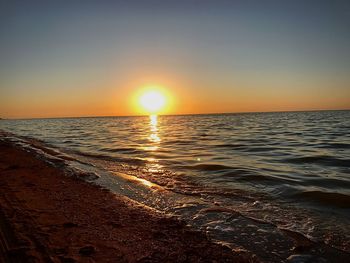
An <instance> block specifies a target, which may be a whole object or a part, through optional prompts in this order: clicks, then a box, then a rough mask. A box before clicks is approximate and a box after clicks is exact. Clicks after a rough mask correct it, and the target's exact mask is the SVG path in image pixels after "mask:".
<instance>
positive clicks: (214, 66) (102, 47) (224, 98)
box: [0, 0, 350, 118]
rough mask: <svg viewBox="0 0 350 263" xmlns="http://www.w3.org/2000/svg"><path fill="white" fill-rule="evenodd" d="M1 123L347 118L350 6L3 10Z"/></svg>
mask: <svg viewBox="0 0 350 263" xmlns="http://www.w3.org/2000/svg"><path fill="white" fill-rule="evenodd" d="M0 61H1V63H0V117H1V118H35V117H68V116H111V115H138V114H142V111H140V109H139V108H137V107H136V106H135V103H134V99H135V94H138V92H139V90H140V89H142V88H144V87H147V86H150V85H151V86H158V87H161V88H162V89H164V90H166V92H167V94H168V95H169V97H170V98H171V107H167V110H166V111H165V112H163V113H164V114H193V113H194V114H196V113H221V112H250V111H289V110H319V109H322V110H323V109H350V1H336V0H330V1H322V0H318V1H307V0H304V1H299V0H294V1H284V0H278V1H277V0H276V1H269V0H266V1H260V0H256V1H250V0H245V1H243V0H242V1H234V0H230V1H221V0H215V1H214V0H213V1H209V0H208V1H207V0H187V1H183V0H178V1H166V0H163V1H160V0H140V1H136V0H128V1H103V0H100V1H90V0H86V1H74V0H70V1H64V0H63V1H50V0H47V1H35V0H33V1H17V0H8V1H5V0H0Z"/></svg>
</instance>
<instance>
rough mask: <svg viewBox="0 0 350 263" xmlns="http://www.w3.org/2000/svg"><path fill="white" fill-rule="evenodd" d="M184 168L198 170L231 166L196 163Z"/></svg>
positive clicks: (220, 168) (214, 169)
mask: <svg viewBox="0 0 350 263" xmlns="http://www.w3.org/2000/svg"><path fill="white" fill-rule="evenodd" d="M185 168H187V169H191V170H200V171H221V170H229V169H232V167H231V166H227V165H222V164H197V165H192V166H186V167H185Z"/></svg>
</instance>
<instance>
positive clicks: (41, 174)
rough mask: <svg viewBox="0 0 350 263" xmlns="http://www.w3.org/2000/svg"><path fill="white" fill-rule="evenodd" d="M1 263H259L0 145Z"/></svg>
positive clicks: (177, 222)
mask: <svg viewBox="0 0 350 263" xmlns="http://www.w3.org/2000/svg"><path fill="white" fill-rule="evenodd" d="M0 176H1V180H0V188H1V191H0V205H1V210H0V229H1V231H0V240H1V243H0V245H1V247H0V250H1V251H0V262H66V263H70V262H257V259H255V258H252V257H251V256H249V255H248V254H247V253H245V252H242V251H238V250H237V251H234V250H231V249H229V248H227V247H224V246H221V245H218V244H214V243H212V242H210V240H208V238H207V237H206V236H205V234H204V233H202V232H196V231H194V230H191V229H190V228H188V227H187V226H186V225H185V224H184V223H183V222H180V221H178V220H176V219H172V218H167V217H165V216H164V215H162V214H160V213H158V212H156V211H153V210H152V209H150V208H147V207H144V206H142V205H140V204H138V203H135V202H133V201H131V200H129V199H127V198H126V197H123V196H120V195H116V194H113V193H111V192H109V191H107V190H104V189H102V188H100V187H98V186H96V185H93V184H90V183H87V182H85V181H83V180H81V179H79V178H77V177H74V176H67V175H65V174H64V172H63V171H62V170H60V169H58V168H55V167H53V166H51V165H49V164H48V163H46V162H44V161H43V160H40V159H39V158H37V157H35V156H34V155H33V154H32V153H30V152H26V151H24V150H22V149H20V148H18V147H16V146H14V145H12V144H11V143H10V142H7V141H5V140H3V141H1V140H0Z"/></svg>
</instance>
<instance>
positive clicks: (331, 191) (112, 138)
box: [0, 111, 350, 251]
mask: <svg viewBox="0 0 350 263" xmlns="http://www.w3.org/2000/svg"><path fill="white" fill-rule="evenodd" d="M0 129H3V130H7V131H10V132H13V133H15V134H18V135H22V136H27V137H31V138H36V139H38V140H41V141H43V142H45V143H47V144H48V145H50V146H51V147H53V148H56V149H59V150H60V151H62V152H65V153H68V154H71V155H72V156H74V157H75V158H77V159H81V160H85V161H86V162H88V163H91V164H93V165H95V166H96V167H99V168H100V169H102V170H105V171H108V172H110V173H117V172H122V173H126V174H129V175H131V176H135V177H137V178H141V179H145V180H146V182H152V183H155V184H157V185H159V186H161V187H162V188H164V189H167V190H169V191H170V192H174V193H176V194H177V196H178V197H176V198H179V196H185V197H186V196H192V197H195V198H198V200H202V201H203V200H204V201H205V203H206V204H208V203H209V204H210V203H211V204H215V205H216V206H220V207H221V208H222V207H223V208H226V209H234V210H235V211H238V212H239V213H241V214H242V215H244V216H246V217H249V218H253V219H258V220H263V221H264V222H267V223H272V224H274V225H276V226H278V227H279V228H286V229H291V230H293V231H298V232H300V233H302V234H303V235H305V236H306V237H308V238H310V239H313V240H316V241H322V242H325V243H328V244H330V245H332V246H334V247H337V248H340V249H342V250H345V251H349V250H350V249H349V245H350V243H349V242H350V241H349V235H350V228H349V225H350V224H349V223H350V133H349V131H350V111H322V112H280V113H246V114H220V115H186V116H158V117H157V116H151V117H103V118H63V119H33V120H1V121H0ZM107 181H108V180H107ZM109 182H110V183H111V184H113V183H112V181H109ZM147 199H150V197H148V198H147ZM146 201H147V200H146ZM191 202H192V203H193V202H194V201H193V200H192V199H191V201H188V202H187V204H186V201H185V203H182V205H180V206H175V205H173V206H171V205H170V204H169V203H168V204H167V206H168V207H167V211H170V212H172V213H175V214H182V215H183V214H186V213H187V214H188V215H189V217H190V218H192V221H193V222H199V223H198V224H201V225H202V226H203V225H205V227H207V228H210V227H214V228H215V227H217V226H218V225H220V227H221V228H220V227H218V228H217V229H221V230H220V231H221V232H222V233H227V232H228V226H226V228H225V227H224V226H225V224H226V223H227V222H228V221H227V220H226V219H225V220H224V221H223V220H221V219H220V220H221V223H220V220H219V219H218V215H216V221H217V222H219V223H217V225H216V226H213V223H212V222H215V220H209V219H210V216H207V217H206V219H203V217H201V214H200V213H199V212H198V211H200V210H201V209H202V207H201V205H200V204H199V203H198V202H194V203H195V205H192V204H191ZM152 204H153V205H156V201H155V202H150V201H149V205H152ZM224 215H225V213H224V212H222V213H220V215H219V217H220V216H221V217H222V216H224ZM208 218H209V219H208ZM196 220H197V221H196ZM237 220H238V219H237ZM236 223H237V221H236ZM208 224H209V225H208ZM226 225H227V224H226ZM230 227H231V229H233V228H232V224H231V225H230ZM235 231H236V232H237V229H236V230H235ZM219 235H220V234H219Z"/></svg>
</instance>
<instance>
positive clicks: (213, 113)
mask: <svg viewBox="0 0 350 263" xmlns="http://www.w3.org/2000/svg"><path fill="white" fill-rule="evenodd" d="M349 110H350V108H347V109H310V110H280V111H237V112H209V113H181V114H143V115H96V116H93V115H90V116H60V117H28V118H26V117H25V118H21V117H20V118H1V117H0V120H35V119H74V118H113V117H121V118H123V117H124V118H130V117H147V116H151V115H157V116H191V115H192V116H193V115H220V114H249V113H283V112H317V111H349Z"/></svg>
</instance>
